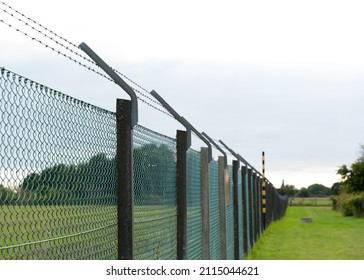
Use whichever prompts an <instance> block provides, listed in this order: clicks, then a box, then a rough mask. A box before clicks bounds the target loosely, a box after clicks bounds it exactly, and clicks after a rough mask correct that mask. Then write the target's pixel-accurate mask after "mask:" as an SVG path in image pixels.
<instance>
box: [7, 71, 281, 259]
mask: <svg viewBox="0 0 364 280" xmlns="http://www.w3.org/2000/svg"><path fill="white" fill-rule="evenodd" d="M116 126H117V118H116V113H114V112H110V111H107V110H104V109H101V108H99V107H96V106H94V105H91V104H88V103H86V102H83V101H81V100H77V99H75V98H72V97H70V96H67V95H65V94H63V93H60V92H58V91H55V90H53V89H50V88H48V87H46V86H43V85H41V84H38V83H36V82H34V81H32V80H30V79H27V78H25V77H22V76H20V75H18V74H16V73H13V72H11V71H9V70H6V69H4V68H0V233H1V234H0V259H42V260H46V259H118V258H119V252H118V245H119V244H122V243H121V242H120V243H119V241H118V233H120V231H123V230H124V228H123V225H121V224H118V216H119V217H120V215H124V214H125V215H126V213H119V214H118V213H117V212H118V199H117V196H118V194H120V191H118V180H117V179H118V178H120V177H118V176H123V174H117V173H118V172H117V171H116V168H117V162H116V161H117V160H118V162H120V161H122V160H123V158H120V157H119V158H117V157H116V150H117V143H116V142H117V135H116V133H117V132H116ZM132 135H133V141H132V142H133V161H132V162H133V173H134V189H133V195H134V196H133V202H134V205H133V212H132V214H133V230H134V231H133V234H134V235H133V240H134V241H133V244H129V245H128V246H131V247H132V248H133V251H134V259H138V260H143V259H150V260H158V259H164V260H166V259H171V260H173V259H177V258H178V248H179V247H178V244H179V243H178V242H180V241H179V239H178V236H179V235H180V234H179V233H178V232H177V228H178V226H179V225H180V223H181V222H179V220H178V218H177V210H178V209H180V208H178V209H177V207H178V204H177V191H178V190H177V174H178V172H179V170H177V150H178V147H177V140H176V139H174V138H170V137H167V136H165V135H162V134H159V133H157V132H155V131H152V130H149V129H148V128H145V127H142V126H140V125H136V126H135V127H134V129H133V134H132ZM201 154H202V152H199V151H196V150H193V149H188V150H187V151H186V181H187V186H186V187H187V205H186V207H185V208H186V212H187V222H186V232H187V234H186V235H187V236H186V258H187V259H202V258H203V257H204V256H203V255H204V254H206V252H207V251H206V246H208V245H206V244H208V243H207V242H204V240H205V238H206V235H204V234H203V232H202V231H203V224H204V225H206V223H203V219H206V216H204V217H203V213H206V211H205V212H204V210H206V208H204V207H208V210H209V212H208V213H209V214H208V215H207V219H209V223H208V224H207V225H209V227H207V228H208V233H207V234H208V235H209V258H210V259H221V258H222V256H223V255H225V254H226V258H227V259H234V258H237V257H236V255H238V258H239V259H243V258H244V256H245V255H246V254H247V253H249V251H250V250H251V248H252V247H253V246H254V244H255V242H256V240H257V238H258V237H259V236H260V234H261V232H262V231H263V225H262V221H263V218H262V211H261V207H262V201H261V183H262V181H261V178H260V177H259V175H257V174H253V172H252V170H251V169H250V170H249V172H247V173H246V174H247V175H246V176H245V177H244V180H243V178H242V173H241V171H242V170H243V169H239V172H238V177H237V180H233V174H232V167H231V166H228V168H229V172H228V174H229V180H227V181H228V182H227V183H228V185H227V186H224V188H225V191H226V193H227V196H228V197H225V198H224V199H221V198H222V194H221V182H226V180H225V179H226V178H225V174H226V173H225V172H220V171H221V170H220V168H221V167H220V166H219V164H218V162H217V161H215V160H212V161H211V162H210V163H207V164H208V171H209V174H208V176H207V177H208V179H209V186H208V187H209V197H208V204H207V205H203V202H202V201H203V199H202V178H205V177H202V173H203V171H202V169H203V168H201V166H202V165H203V164H205V163H204V162H203V161H202V156H201ZM204 166H207V165H204ZM205 174H207V173H205ZM221 174H224V175H221ZM221 176H223V179H222V180H221V178H220V177H221ZM233 181H234V182H238V183H237V185H234V183H233ZM235 188H237V194H238V195H237V197H235V196H234V195H233V194H234V190H236V189H235ZM236 199H237V200H238V201H237V203H238V204H237V205H238V206H237V209H234V200H235V202H236ZM266 200H267V213H266V225H269V224H270V223H271V222H272V221H275V220H277V219H279V218H281V217H282V216H283V215H284V213H285V211H286V207H287V205H288V200H287V199H286V197H282V196H279V195H278V194H277V192H276V190H275V189H274V187H273V186H268V187H267V198H266ZM222 201H225V202H226V203H225V204H223V205H222V204H221V202H222ZM119 206H120V204H119ZM236 210H237V211H238V215H237V219H236V215H234V213H235V212H234V211H236ZM222 213H224V215H225V216H226V219H225V220H221V217H223V215H222ZM204 221H205V220H204ZM236 223H237V227H236ZM236 229H237V230H236ZM205 230H206V226H205ZM223 233H224V234H225V236H226V243H225V244H224V243H223V241H222V240H223V238H221V237H222V236H223ZM237 235H238V236H237ZM235 240H238V244H236V242H234V241H235ZM245 243H246V244H245ZM236 252H238V254H236Z"/></svg>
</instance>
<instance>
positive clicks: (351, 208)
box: [332, 192, 364, 217]
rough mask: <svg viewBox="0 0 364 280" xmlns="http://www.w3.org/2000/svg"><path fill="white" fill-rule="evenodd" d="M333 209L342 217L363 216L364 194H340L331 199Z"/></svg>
mask: <svg viewBox="0 0 364 280" xmlns="http://www.w3.org/2000/svg"><path fill="white" fill-rule="evenodd" d="M332 200H333V209H334V210H337V211H340V212H341V213H342V214H343V215H344V216H356V217H361V216H364V192H361V193H355V194H352V193H341V194H340V195H338V196H334V197H332Z"/></svg>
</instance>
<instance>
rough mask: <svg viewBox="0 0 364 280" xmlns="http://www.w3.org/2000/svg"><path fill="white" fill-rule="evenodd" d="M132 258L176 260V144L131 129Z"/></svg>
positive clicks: (173, 141)
mask: <svg viewBox="0 0 364 280" xmlns="http://www.w3.org/2000/svg"><path fill="white" fill-rule="evenodd" d="M133 142H134V154H133V156H134V201H135V208H134V226H135V228H134V230H135V232H134V233H135V239H134V240H135V244H134V248H135V259H140V260H143V259H170V260H173V259H176V258H177V248H176V246H177V242H176V236H177V221H176V215H177V213H176V211H177V210H176V199H177V198H176V194H177V190H176V141H175V139H172V138H169V137H166V136H164V135H161V134H158V133H156V132H154V131H151V130H149V129H146V128H144V127H142V126H137V127H136V128H135V129H134V141H133Z"/></svg>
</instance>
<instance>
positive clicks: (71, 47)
mask: <svg viewBox="0 0 364 280" xmlns="http://www.w3.org/2000/svg"><path fill="white" fill-rule="evenodd" d="M0 4H2V5H3V6H5V7H6V8H7V9H9V10H11V11H9V10H7V9H6V8H0V11H2V12H4V13H5V14H7V15H8V16H11V17H12V18H14V19H16V20H18V21H19V22H21V23H22V24H24V25H25V26H26V27H28V28H31V29H32V30H33V31H35V32H36V33H38V35H41V36H43V37H45V38H46V39H47V40H50V41H51V42H53V43H55V44H56V45H57V46H60V47H61V48H63V49H65V50H66V51H67V52H70V53H71V55H72V56H76V58H75V57H72V56H71V55H69V54H66V53H65V52H62V51H60V50H59V49H56V47H54V46H51V45H50V44H47V43H45V42H44V41H42V40H41V39H38V38H36V37H35V36H32V35H30V34H29V33H28V32H26V31H24V30H22V29H20V28H18V27H15V26H14V25H13V24H10V23H8V22H6V21H5V20H4V19H0V22H2V23H4V24H5V25H7V26H8V27H9V28H11V29H13V30H15V31H17V32H19V33H21V34H23V35H24V36H26V37H28V38H30V39H31V40H32V41H35V42H37V43H39V44H41V45H43V46H44V47H46V48H48V49H50V50H52V51H54V52H56V53H57V54H59V55H62V56H64V57H65V58H68V59H69V60H71V61H73V62H75V63H76V64H78V65H79V66H82V67H85V68H86V69H87V70H89V71H92V72H94V73H96V74H98V75H100V76H101V77H103V78H105V79H107V80H109V81H113V80H112V79H110V77H108V76H106V75H105V74H103V73H102V72H100V71H98V70H96V69H95V68H94V66H97V64H96V63H95V62H94V61H93V60H91V59H89V58H88V57H86V56H84V55H83V54H82V53H80V49H79V47H78V46H77V45H76V44H74V43H72V42H71V41H69V40H67V39H66V38H64V37H62V36H60V35H58V34H57V33H55V32H53V31H52V30H50V29H49V28H47V27H45V26H44V25H42V24H40V23H38V22H37V21H35V20H33V19H31V18H30V17H28V16H26V15H24V14H23V13H21V12H19V11H18V10H16V9H14V8H12V7H11V6H9V5H8V4H6V3H5V2H1V1H0ZM14 13H15V14H17V15H19V16H20V17H19V16H16V15H15V14H14ZM41 29H43V30H44V31H46V32H48V33H49V34H51V35H48V34H46V33H45V32H44V31H42V30H41ZM54 37H56V38H57V39H55V38H54ZM62 41H63V42H65V43H62ZM78 58H80V59H82V60H83V61H82V60H81V61H80V60H78ZM86 63H90V64H91V65H92V66H89V65H87V64H86ZM112 70H113V71H115V72H116V73H118V74H119V75H121V76H122V77H123V78H125V79H126V80H127V81H129V82H130V83H132V84H133V85H135V86H136V87H137V88H135V87H132V89H133V90H134V91H135V92H137V93H138V94H139V95H140V96H138V99H139V100H140V101H142V102H143V103H145V104H146V105H148V106H150V107H152V108H153V109H155V110H157V111H159V112H161V113H164V114H165V115H167V116H169V117H172V118H174V117H173V116H172V115H171V114H170V113H169V112H167V111H166V110H165V108H164V107H163V106H162V105H161V104H160V103H159V102H158V101H156V100H155V99H153V98H152V97H150V96H148V95H147V94H150V92H149V91H148V90H146V89H145V88H144V87H142V86H140V85H139V84H138V83H136V82H134V81H133V80H132V79H130V78H129V77H127V76H126V75H125V74H123V73H121V72H120V71H118V70H116V69H114V68H112ZM138 88H139V89H140V90H139V89H138ZM143 92H145V93H147V94H145V93H143ZM143 98H145V99H147V100H145V99H143Z"/></svg>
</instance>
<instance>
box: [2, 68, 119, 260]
mask: <svg viewBox="0 0 364 280" xmlns="http://www.w3.org/2000/svg"><path fill="white" fill-rule="evenodd" d="M0 72H1V73H0V117H1V122H0V185H1V186H0V191H1V196H0V225H1V235H0V259H114V258H116V254H117V252H116V248H117V244H116V243H117V239H116V237H117V227H116V174H115V151H116V133H115V124H116V119H115V114H114V113H112V112H109V111H106V110H103V109H100V108H98V107H95V106H92V105H90V104H87V103H85V102H82V101H79V100H76V99H74V98H72V97H70V96H67V95H64V94H62V93H60V92H57V91H54V90H52V89H49V88H47V87H45V86H42V85H40V84H38V83H35V82H33V81H31V80H29V79H26V78H24V77H22V76H20V75H17V74H15V73H13V72H10V71H8V70H5V69H3V68H1V69H0Z"/></svg>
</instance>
